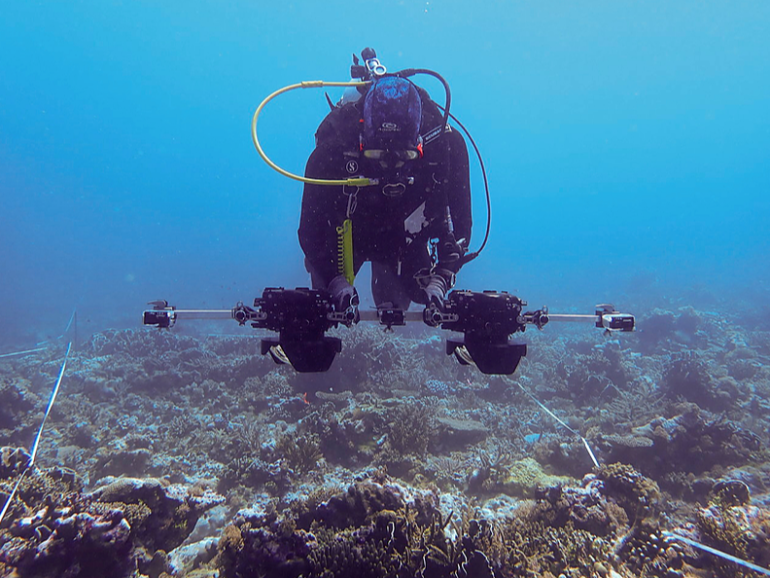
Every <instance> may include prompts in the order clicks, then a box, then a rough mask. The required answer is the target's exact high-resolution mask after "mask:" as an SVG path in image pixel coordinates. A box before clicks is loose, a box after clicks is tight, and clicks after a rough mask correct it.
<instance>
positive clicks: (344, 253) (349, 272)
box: [337, 219, 356, 285]
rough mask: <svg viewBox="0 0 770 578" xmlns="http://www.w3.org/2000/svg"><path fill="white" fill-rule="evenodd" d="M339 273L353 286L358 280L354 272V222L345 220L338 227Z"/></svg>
mask: <svg viewBox="0 0 770 578" xmlns="http://www.w3.org/2000/svg"><path fill="white" fill-rule="evenodd" d="M337 273H339V274H340V275H344V276H345V279H346V280H347V282H348V283H350V284H351V285H352V284H353V282H354V281H355V280H356V274H355V271H354V270H353V221H351V220H350V219H345V220H344V221H343V222H342V226H341V227H337Z"/></svg>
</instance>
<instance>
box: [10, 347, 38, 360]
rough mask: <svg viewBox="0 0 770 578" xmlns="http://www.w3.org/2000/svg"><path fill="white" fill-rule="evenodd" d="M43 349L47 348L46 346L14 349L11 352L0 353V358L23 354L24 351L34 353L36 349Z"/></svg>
mask: <svg viewBox="0 0 770 578" xmlns="http://www.w3.org/2000/svg"><path fill="white" fill-rule="evenodd" d="M44 349H48V348H47V347H38V348H36V349H26V350H24V351H15V352H13V353H3V354H2V355H0V358H3V357H11V356H13V355H24V354H25V353H35V352H36V351H43V350H44Z"/></svg>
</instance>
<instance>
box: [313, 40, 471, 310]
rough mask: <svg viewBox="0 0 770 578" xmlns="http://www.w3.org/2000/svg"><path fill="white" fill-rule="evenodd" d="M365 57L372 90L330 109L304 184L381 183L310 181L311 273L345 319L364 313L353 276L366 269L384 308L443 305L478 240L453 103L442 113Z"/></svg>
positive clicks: (367, 54) (414, 87) (401, 78)
mask: <svg viewBox="0 0 770 578" xmlns="http://www.w3.org/2000/svg"><path fill="white" fill-rule="evenodd" d="M362 56H363V58H364V60H365V61H366V64H367V67H366V68H364V67H359V69H363V70H364V71H365V72H362V77H364V74H365V73H366V72H369V74H368V75H367V78H368V79H370V80H371V82H369V83H367V86H365V87H358V88H355V89H349V90H352V91H353V93H354V94H353V98H352V99H351V98H349V95H347V94H346V96H345V97H343V99H342V100H341V101H340V102H339V103H338V104H337V105H336V106H332V105H331V101H329V104H330V106H332V110H331V112H330V113H329V114H328V115H327V116H326V118H325V119H324V120H323V121H322V123H321V124H320V126H319V128H318V130H317V132H316V134H315V140H316V147H315V150H314V151H313V152H312V154H311V155H310V157H309V159H308V161H307V165H306V168H305V177H308V178H309V179H324V180H331V179H347V178H350V177H357V176H363V175H366V176H367V177H375V178H374V179H372V180H373V182H375V183H376V184H374V185H370V186H362V187H358V186H352V185H337V186H321V185H319V184H314V183H312V182H307V181H306V182H305V186H304V192H303V197H302V211H301V218H300V226H299V241H300V245H301V247H302V250H303V251H304V253H305V267H306V269H307V270H308V272H309V273H310V275H311V279H312V284H313V289H326V290H328V291H329V293H331V295H332V301H333V303H334V305H335V307H336V308H337V311H343V310H345V309H348V308H350V307H353V308H357V305H358V294H357V292H356V290H355V288H354V287H353V283H354V278H355V275H356V274H357V273H358V271H359V269H360V268H361V266H362V265H363V264H364V263H365V262H367V261H369V262H371V264H372V296H373V298H374V302H375V304H376V305H377V307H378V308H394V309H400V310H402V311H406V310H407V309H408V308H409V305H410V303H411V302H417V303H423V304H426V305H428V304H431V303H435V304H436V305H437V306H441V305H442V304H443V301H444V298H445V296H446V293H447V291H448V290H449V289H451V288H452V286H453V285H454V281H455V275H456V273H457V272H458V271H459V270H460V267H461V266H462V264H463V263H464V262H465V261H464V256H465V254H466V252H467V250H468V244H469V242H470V236H471V224H472V222H471V191H470V175H469V166H468V164H469V163H468V150H467V147H466V144H465V140H464V139H463V136H462V135H461V134H460V133H459V132H458V131H456V130H452V129H451V127H450V126H449V124H448V123H447V118H448V116H449V115H448V102H447V104H446V106H445V110H444V111H443V112H442V109H441V108H440V107H439V106H438V105H437V104H436V103H435V102H434V101H433V100H432V99H431V98H430V96H429V95H428V93H427V91H426V90H424V89H423V88H421V87H418V86H417V85H415V84H414V83H413V82H412V81H411V80H409V79H408V78H406V77H405V76H406V75H404V74H403V71H402V73H396V74H395V75H389V74H385V73H384V67H382V66H381V65H380V64H379V62H378V61H377V60H376V55H375V54H374V51H373V50H371V49H366V50H364V52H363V53H362ZM354 63H355V65H358V59H357V58H356V57H355V56H354ZM355 65H354V67H353V69H354V70H355V69H356V66H355ZM378 67H379V68H378ZM372 71H373V73H372ZM414 72H428V73H430V71H412V73H414ZM432 74H434V75H435V73H432ZM436 76H437V77H438V75H436ZM438 78H439V79H440V80H441V81H442V82H444V85H445V88H446V89H447V101H448V100H449V92H448V87H447V86H446V82H445V81H444V80H443V79H442V78H440V77H438ZM327 99H328V96H327Z"/></svg>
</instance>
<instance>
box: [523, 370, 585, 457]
mask: <svg viewBox="0 0 770 578" xmlns="http://www.w3.org/2000/svg"><path fill="white" fill-rule="evenodd" d="M516 385H518V386H519V389H521V391H523V392H524V393H526V394H527V395H528V396H529V397H530V398H531V399H532V401H534V402H535V403H536V404H537V405H539V406H540V407H541V408H542V409H543V411H545V412H546V413H547V414H548V415H550V416H551V417H552V418H553V419H555V420H556V421H558V422H559V423H560V424H561V425H563V426H564V427H565V428H567V429H568V430H569V431H571V432H572V433H573V434H575V435H576V436H577V437H579V438H580V441H582V442H583V445H584V446H585V447H586V450H587V451H588V455H589V456H591V461H592V462H593V463H594V466H596V467H597V468H598V467H599V462H598V460H597V459H596V456H595V455H594V452H593V451H591V446H589V445H588V442H587V441H586V438H584V437H583V436H581V435H580V434H579V433H578V432H576V431H575V430H574V429H572V428H571V427H569V426H568V425H567V424H566V423H564V422H563V421H562V420H561V419H559V417H558V416H557V415H556V414H555V413H553V412H552V411H551V410H550V409H548V408H547V407H545V405H544V404H543V403H542V402H541V401H540V400H539V399H537V398H536V397H535V396H534V395H532V394H531V393H529V392H528V391H527V390H526V389H524V386H523V385H521V384H520V383H517V384H516Z"/></svg>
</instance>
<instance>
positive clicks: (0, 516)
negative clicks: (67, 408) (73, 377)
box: [0, 342, 72, 523]
mask: <svg viewBox="0 0 770 578" xmlns="http://www.w3.org/2000/svg"><path fill="white" fill-rule="evenodd" d="M70 349H72V342H70V343H68V344H67V352H66V353H65V354H64V361H63V362H62V364H61V369H60V370H59V378H58V379H57V380H56V385H54V387H53V391H52V392H51V398H50V399H49V400H48V407H47V408H46V410H45V415H44V416H43V421H42V422H41V423H40V429H39V430H38V432H37V436H35V443H34V444H33V445H32V453H31V455H30V458H29V463H28V464H27V465H26V466H25V467H24V471H22V472H21V475H20V476H19V479H18V480H16V485H15V486H14V487H13V490H12V491H11V495H10V496H8V499H7V500H6V501H5V506H3V511H2V512H0V523H1V522H2V521H3V519H4V518H5V514H6V512H7V511H8V508H10V507H11V502H12V501H13V498H14V497H15V496H16V491H17V490H18V489H19V484H21V481H22V480H23V479H24V476H25V475H26V474H27V472H28V471H29V470H30V469H32V466H34V465H35V457H36V456H37V448H38V447H39V446H40V438H41V437H42V436H43V429H44V428H45V421H46V420H47V419H48V414H50V413H51V408H53V403H54V401H56V394H58V393H59V386H60V385H61V380H62V378H63V377H64V368H65V367H67V359H68V358H69V356H70Z"/></svg>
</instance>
